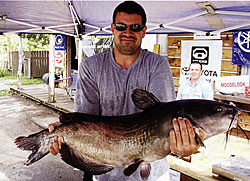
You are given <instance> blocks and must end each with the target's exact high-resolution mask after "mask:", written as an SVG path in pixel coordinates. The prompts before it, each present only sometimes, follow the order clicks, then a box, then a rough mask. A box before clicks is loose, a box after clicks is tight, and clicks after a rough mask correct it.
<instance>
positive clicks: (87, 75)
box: [49, 1, 203, 181]
mask: <svg viewBox="0 0 250 181" xmlns="http://www.w3.org/2000/svg"><path fill="white" fill-rule="evenodd" d="M111 28H112V33H113V35H114V44H115V45H114V48H113V49H112V50H108V51H104V52H102V53H100V54H97V55H95V56H92V57H89V58H87V59H85V60H84V61H83V62H81V65H80V67H79V76H78V80H77V92H76V97H75V105H74V106H75V107H74V111H75V112H83V113H89V114H96V115H109V116H115V115H127V114H132V113H136V112H140V111H141V110H139V109H138V108H136V107H135V105H134V104H133V102H132V98H131V94H132V91H133V90H134V89H136V88H141V89H144V90H147V91H149V92H151V93H153V94H154V95H155V96H156V97H158V98H159V100H161V101H165V102H167V101H171V100H174V99H175V91H174V85H173V79H172V74H171V71H170V67H169V63H168V61H167V60H166V59H165V58H164V57H162V56H160V55H157V54H154V53H152V52H148V51H147V50H142V49H141V42H142V39H143V38H144V36H145V34H146V29H147V27H146V14H145V11H144V9H143V8H142V7H141V6H140V5H139V4H137V3H136V2H133V1H125V2H123V3H121V4H120V5H118V6H117V8H116V9H115V11H114V14H113V23H112V24H111ZM173 124H174V128H175V131H174V130H172V131H171V133H170V137H171V151H172V152H173V153H175V154H176V155H180V156H188V155H190V154H192V153H194V152H196V151H197V149H198V148H199V145H197V143H196V142H195V139H194V137H195V136H194V134H195V133H194V129H193V128H192V125H191V124H190V122H189V121H188V120H186V119H183V118H178V119H174V120H173ZM49 128H50V131H52V130H53V126H52V127H49ZM198 134H201V139H203V138H202V137H203V134H202V132H201V133H200V132H198ZM62 142H63V138H59V139H58V140H55V142H54V144H53V145H51V148H50V152H51V153H52V154H54V155H55V154H57V153H58V152H59V148H60V147H61V143H62ZM151 166H152V169H151V174H150V177H149V180H157V179H158V178H159V177H161V176H162V177H161V178H162V179H163V180H166V179H165V178H164V176H167V174H165V173H166V172H167V171H168V170H169V166H168V163H167V160H166V159H165V158H164V159H162V160H159V161H156V162H154V163H152V165H151ZM123 170H124V169H114V170H112V171H111V172H108V173H106V174H103V175H100V176H95V177H96V179H97V180H100V181H105V180H108V181H111V180H119V181H122V180H141V178H140V176H139V172H138V171H136V172H135V173H134V174H132V175H131V176H130V177H128V178H127V177H125V176H124V174H123ZM164 174H165V175H164Z"/></svg>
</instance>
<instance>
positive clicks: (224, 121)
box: [15, 89, 240, 179]
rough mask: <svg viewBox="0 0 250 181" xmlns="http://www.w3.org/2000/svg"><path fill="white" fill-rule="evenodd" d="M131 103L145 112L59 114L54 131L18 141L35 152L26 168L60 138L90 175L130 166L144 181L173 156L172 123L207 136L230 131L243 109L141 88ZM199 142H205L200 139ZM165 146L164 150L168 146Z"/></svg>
mask: <svg viewBox="0 0 250 181" xmlns="http://www.w3.org/2000/svg"><path fill="white" fill-rule="evenodd" d="M132 99H133V101H134V103H135V105H136V106H137V107H139V108H140V109H142V110H144V111H142V112H140V113H136V114H131V115H126V116H96V115H89V114H83V113H69V114H64V115H62V116H60V122H61V123H62V124H61V125H60V126H58V127H56V129H55V131H54V132H53V133H49V131H48V129H44V130H42V131H40V132H38V133H35V134H31V135H29V136H28V137H23V136H22V137H18V138H16V140H15V143H16V145H17V147H18V148H20V149H23V150H30V151H32V153H31V154H30V156H29V157H28V160H27V162H26V163H25V164H26V165H30V164H32V163H34V162H36V161H37V160H39V159H41V158H42V157H44V156H45V155H47V154H48V153H49V145H50V144H51V142H52V141H53V140H54V139H55V138H56V137H58V136H63V137H64V141H65V144H63V145H62V148H61V150H60V153H61V157H62V159H63V160H64V161H65V162H66V163H68V164H70V165H72V166H73V167H76V168H78V169H80V170H82V171H84V172H85V173H88V174H93V175H98V174H103V173H106V172H109V171H110V170H112V169H114V168H125V170H124V174H125V175H127V176H130V175H131V174H133V173H134V172H135V171H136V170H137V168H138V167H140V174H141V177H142V179H146V178H147V177H148V176H149V174H150V163H151V162H154V161H156V160H159V159H162V158H164V157H166V156H167V155H168V154H169V153H170V148H169V147H170V144H169V132H170V130H171V129H173V124H172V119H173V118H177V117H179V116H180V117H185V118H188V119H189V120H190V122H191V123H192V125H193V126H194V127H197V128H200V129H202V130H203V131H204V134H205V138H209V137H211V136H213V135H216V134H219V133H222V132H225V131H228V130H229V129H230V128H231V126H232V125H233V121H234V120H235V119H236V118H237V115H238V113H239V112H240V110H239V108H237V107H234V106H231V105H228V104H224V103H220V102H216V101H211V100H180V101H172V102H167V103H163V102H160V101H159V100H158V99H157V98H156V97H155V96H154V95H153V94H151V93H148V92H147V91H144V90H141V89H136V90H134V91H133V93H132ZM197 141H198V142H199V143H201V140H199V139H198V137H197ZM163 147H164V148H163Z"/></svg>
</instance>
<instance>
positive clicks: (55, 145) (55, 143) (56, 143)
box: [48, 122, 64, 155]
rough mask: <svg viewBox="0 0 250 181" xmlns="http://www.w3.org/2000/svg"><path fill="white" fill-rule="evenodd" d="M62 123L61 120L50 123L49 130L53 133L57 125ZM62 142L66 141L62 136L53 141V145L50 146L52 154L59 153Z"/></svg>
mask: <svg viewBox="0 0 250 181" xmlns="http://www.w3.org/2000/svg"><path fill="white" fill-rule="evenodd" d="M60 124H61V123H60V122H56V123H52V124H49V126H48V129H49V132H50V133H52V132H53V131H54V129H55V127H57V126H59V125H60ZM62 143H64V139H63V137H62V136H60V137H57V138H56V139H54V141H53V142H52V143H51V145H50V147H49V152H50V153H51V154H52V155H57V154H58V153H59V151H60V149H61V147H62Z"/></svg>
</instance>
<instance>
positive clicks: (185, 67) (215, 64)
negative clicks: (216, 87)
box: [179, 40, 222, 84]
mask: <svg viewBox="0 0 250 181" xmlns="http://www.w3.org/2000/svg"><path fill="white" fill-rule="evenodd" d="M181 50H182V51H181V71H180V82H179V83H180V84H182V83H183V82H184V81H185V80H186V79H188V78H189V65H190V63H191V62H200V63H201V64H202V77H203V78H205V79H206V80H208V81H209V82H211V81H212V80H215V79H216V78H217V77H220V70H221V59H222V41H221V40H209V41H193V40H183V41H181Z"/></svg>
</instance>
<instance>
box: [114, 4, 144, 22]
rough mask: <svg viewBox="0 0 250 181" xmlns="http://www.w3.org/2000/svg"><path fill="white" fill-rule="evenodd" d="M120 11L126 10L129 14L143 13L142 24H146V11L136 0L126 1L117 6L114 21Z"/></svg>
mask: <svg viewBox="0 0 250 181" xmlns="http://www.w3.org/2000/svg"><path fill="white" fill-rule="evenodd" d="M120 12H124V13H127V14H138V15H141V17H142V25H146V22H147V17H146V13H145V11H144V9H143V7H142V6H141V5H140V4H138V3H136V2H134V1H124V2H122V3H121V4H119V5H118V6H117V7H116V8H115V10H114V13H113V23H115V19H116V16H117V14H118V13H120Z"/></svg>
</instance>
